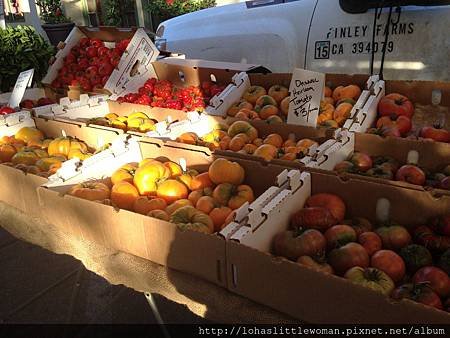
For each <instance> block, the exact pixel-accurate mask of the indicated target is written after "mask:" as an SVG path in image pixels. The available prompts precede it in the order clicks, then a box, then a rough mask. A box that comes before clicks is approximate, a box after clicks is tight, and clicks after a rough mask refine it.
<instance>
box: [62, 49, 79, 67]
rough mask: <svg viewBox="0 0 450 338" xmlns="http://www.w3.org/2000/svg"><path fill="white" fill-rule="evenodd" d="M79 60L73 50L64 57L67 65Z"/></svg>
mask: <svg viewBox="0 0 450 338" xmlns="http://www.w3.org/2000/svg"><path fill="white" fill-rule="evenodd" d="M76 60H77V58H76V56H75V54H73V53H72V52H69V54H67V55H66V57H65V58H64V64H65V65H69V64H72V63H75V62H76Z"/></svg>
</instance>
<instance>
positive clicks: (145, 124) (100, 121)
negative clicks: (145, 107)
mask: <svg viewBox="0 0 450 338" xmlns="http://www.w3.org/2000/svg"><path fill="white" fill-rule="evenodd" d="M87 123H88V124H96V125H99V126H104V127H111V128H117V129H122V130H123V131H137V132H142V133H146V132H149V131H153V130H155V124H156V123H158V121H157V120H155V119H152V118H150V117H148V115H147V114H145V113H143V112H134V113H131V114H130V115H128V116H119V115H117V114H115V113H108V114H106V115H105V116H104V117H97V118H93V119H90V120H89V121H87Z"/></svg>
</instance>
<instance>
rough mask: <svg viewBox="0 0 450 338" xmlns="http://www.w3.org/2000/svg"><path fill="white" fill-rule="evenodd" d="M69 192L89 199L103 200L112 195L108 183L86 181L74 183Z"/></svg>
mask: <svg viewBox="0 0 450 338" xmlns="http://www.w3.org/2000/svg"><path fill="white" fill-rule="evenodd" d="M67 193H68V194H69V195H72V196H76V197H79V198H83V199H85V200H89V201H103V200H105V199H108V198H109V197H110V194H111V191H110V190H109V188H108V186H107V185H106V184H103V183H100V182H85V183H79V184H76V185H74V186H73V187H71V188H70V189H69V191H68V192H67Z"/></svg>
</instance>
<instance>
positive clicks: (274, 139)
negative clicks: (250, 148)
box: [264, 134, 283, 148]
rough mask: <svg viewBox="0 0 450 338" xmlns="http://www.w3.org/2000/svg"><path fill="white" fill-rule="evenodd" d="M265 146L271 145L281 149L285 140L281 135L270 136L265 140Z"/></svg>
mask: <svg viewBox="0 0 450 338" xmlns="http://www.w3.org/2000/svg"><path fill="white" fill-rule="evenodd" d="M264 144H271V145H273V146H274V147H277V148H281V146H282V145H283V138H282V137H281V136H280V135H279V134H270V135H267V136H266V138H265V139H264Z"/></svg>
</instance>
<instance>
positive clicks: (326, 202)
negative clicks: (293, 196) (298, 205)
mask: <svg viewBox="0 0 450 338" xmlns="http://www.w3.org/2000/svg"><path fill="white" fill-rule="evenodd" d="M305 205H306V206H307V207H323V208H327V209H328V210H329V211H330V212H331V214H332V215H333V217H334V218H335V219H336V220H337V222H338V223H340V222H342V221H343V220H344V217H345V203H344V201H343V200H342V199H341V198H340V197H339V196H336V195H333V194H326V193H320V194H315V195H312V196H310V197H309V198H308V199H307V200H306V204H305Z"/></svg>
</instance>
